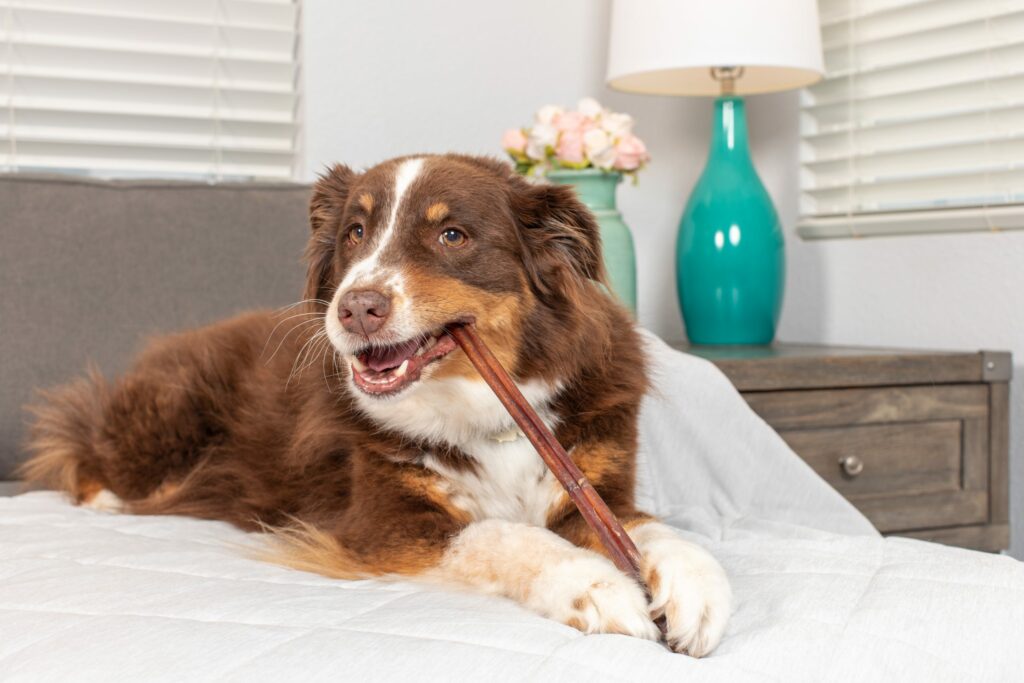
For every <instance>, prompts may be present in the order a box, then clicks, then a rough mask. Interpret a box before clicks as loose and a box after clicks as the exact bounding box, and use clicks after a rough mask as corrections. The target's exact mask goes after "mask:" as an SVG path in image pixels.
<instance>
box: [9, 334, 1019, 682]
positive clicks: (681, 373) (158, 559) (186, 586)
mask: <svg viewBox="0 0 1024 683" xmlns="http://www.w3.org/2000/svg"><path fill="white" fill-rule="evenodd" d="M648 345H649V349H650V355H651V357H652V358H653V359H654V361H655V376H656V377H661V378H664V377H669V376H671V377H673V378H677V379H678V381H673V382H671V383H669V382H667V381H664V380H662V381H656V385H655V388H654V390H653V392H652V394H651V395H650V396H648V398H647V399H646V402H645V404H644V409H643V417H642V433H643V447H642V459H641V476H640V480H639V482H638V495H639V496H640V499H641V500H642V501H643V503H644V504H645V505H646V506H647V507H648V508H649V509H652V510H654V511H656V512H657V513H658V514H661V515H663V516H664V517H665V519H666V520H667V521H669V522H670V523H671V524H673V525H674V526H676V527H678V528H679V529H680V531H681V533H683V534H684V535H685V536H686V537H688V538H690V539H692V540H694V541H696V542H698V543H701V544H702V545H705V546H706V547H708V548H710V549H711V550H712V551H713V552H714V553H715V554H716V556H717V557H718V558H719V559H720V560H721V561H722V563H723V565H724V566H725V568H726V570H727V571H728V572H729V574H730V576H731V579H732V581H733V587H734V590H735V593H736V609H735V613H734V615H733V618H732V621H731V623H730V626H729V629H728V631H727V634H726V637H725V639H724V640H723V642H722V644H721V645H720V646H719V648H718V650H717V651H716V652H715V653H714V654H713V655H712V656H710V657H708V658H705V659H702V660H695V659H692V658H689V657H686V656H684V655H676V654H672V653H670V652H668V651H667V650H665V649H664V648H662V647H661V646H659V645H656V644H654V643H650V642H646V641H641V640H637V639H633V638H628V637H624V636H615V635H596V636H583V635H582V634H580V633H579V632H577V631H575V630H573V629H572V628H569V627H567V626H562V625H560V624H557V623H555V622H552V621H549V620H546V619H543V618H541V617H538V616H535V615H534V614H532V613H530V612H527V611H526V610H524V609H522V608H520V607H519V606H517V605H515V604H514V603H512V602H509V601H505V600H502V599H497V598H488V597H481V596H477V595H473V594H468V593H465V594H462V593H457V592H452V591H450V590H444V589H440V588H432V587H424V586H420V585H417V584H414V583H411V582H398V583H386V582H380V581H336V580H329V579H325V578H321V577H318V576H315V575H311V574H306V573H302V572H297V571H293V570H289V569H284V568H280V567H276V566H272V565H268V564H265V563H262V562H259V561H257V560H254V559H251V556H250V555H251V552H252V549H253V548H255V547H257V546H258V544H259V543H260V541H261V539H260V537H259V535H258V534H252V535H250V534H245V533H243V532H240V531H238V530H236V529H234V528H232V527H230V526H228V525H226V524H222V523H216V522H206V521H200V520H192V519H185V518H173V517H135V516H127V515H112V514H107V513H103V512H97V511H93V510H89V509H84V508H76V507H73V506H71V505H69V504H68V503H67V502H66V501H65V500H63V499H62V498H61V496H59V495H58V494H56V493H53V492H32V493H28V494H25V495H21V496H17V497H14V498H8V499H3V500H0V632H2V633H3V634H4V638H3V639H2V640H0V678H3V680H26V681H51V680H52V681H68V680H96V681H109V680H111V679H112V678H116V679H118V680H190V681H196V680H239V681H242V680H244V681H257V680H267V681H271V680H298V679H301V680H339V679H340V680H370V679H372V680H468V679H485V680H545V681H561V680H565V681H576V680H579V679H581V678H583V679H586V680H602V681H603V680H608V681H617V680H621V681H626V680H629V681H634V680H650V681H654V680H683V679H685V680H688V681H704V680H708V681H743V680H757V681H763V680H786V681H798V680H799V681H823V680H829V681H845V680H850V681H853V680H868V681H870V680H902V681H908V680H921V681H946V680H989V681H997V680H1005V681H1010V680H1021V678H1022V677H1024V653H1022V652H1021V648H1020V647H1019V639H1020V634H1021V633H1024V567H1022V565H1021V563H1019V562H1017V561H1015V560H1013V559H1010V558H1009V557H1003V556H997V555H986V554H982V553H977V552H972V551H967V550H962V549H957V548H950V547H945V546H939V545H934V544H929V543H925V542H921V541H914V540H910V539H900V538H887V539H883V538H881V537H879V536H878V535H877V534H876V533H875V532H874V531H873V529H872V528H871V526H870V524H868V522H867V521H866V520H865V519H864V518H863V517H862V516H861V515H860V513H858V512H857V511H856V510H855V509H853V508H852V507H851V506H850V505H849V504H848V503H847V502H846V501H845V500H843V499H842V498H841V497H840V496H839V495H838V494H836V493H835V492H834V491H833V490H832V489H830V488H829V487H828V486H827V485H826V484H825V483H824V482H823V481H822V480H821V479H819V478H818V477H817V475H816V474H814V473H813V472H812V471H811V470H810V469H809V468H808V467H807V466H806V465H805V464H804V463H803V462H802V461H801V460H800V459H799V458H798V457H797V456H796V455H795V454H793V453H792V452H790V451H789V449H788V448H787V447H786V446H785V444H784V443H783V442H782V441H781V440H780V439H779V438H778V437H777V435H775V433H774V432H772V431H771V429H770V428H768V427H767V425H765V424H764V423H763V422H761V421H760V419H759V418H757V417H756V416H755V415H754V414H753V413H752V412H750V411H749V409H747V408H746V405H745V403H744V402H743V401H742V399H741V398H740V397H739V395H738V394H736V392H735V391H734V390H733V389H732V387H731V386H730V385H729V383H728V381H727V380H726V379H725V378H724V377H723V376H722V375H721V374H720V373H719V372H718V371H717V370H716V369H715V368H714V367H713V366H711V365H710V364H708V363H707V362H705V361H702V360H699V359H696V358H693V357H690V356H685V355H683V354H680V353H678V352H675V351H672V350H670V349H668V348H667V347H665V346H664V345H663V344H661V343H660V342H659V341H658V340H657V339H656V338H654V337H652V336H649V337H648ZM684 677H685V678H684Z"/></svg>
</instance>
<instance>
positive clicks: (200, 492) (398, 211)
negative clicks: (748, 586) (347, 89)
mask: <svg viewBox="0 0 1024 683" xmlns="http://www.w3.org/2000/svg"><path fill="white" fill-rule="evenodd" d="M310 221H311V224H312V235H311V238H310V241H309V246H308V249H307V258H308V269H309V270H308V284H307V289H306V293H305V300H304V301H303V302H302V304H301V312H299V313H295V312H294V311H292V312H291V313H290V314H276V315H275V314H272V313H254V314H250V315H245V316H242V317H238V318H235V319H232V320H228V321H226V322H223V323H220V324H217V325H214V326H211V327H208V328H205V329H199V330H195V331H191V332H186V333H184V334H180V335H177V336H173V337H169V338H165V339H161V340H158V341H156V342H154V343H152V344H151V345H150V346H149V348H148V349H147V350H146V351H145V352H144V353H143V355H142V356H141V357H140V358H139V359H138V361H137V362H136V364H135V366H134V368H133V369H132V370H131V371H130V372H129V373H127V374H126V375H125V376H124V377H122V378H120V379H118V380H117V381H116V382H114V383H107V382H106V381H104V380H103V379H102V378H101V377H100V376H99V375H98V374H96V373H93V374H92V376H90V377H89V378H87V379H81V380H78V381H77V382H76V383H73V384H71V385H68V386H66V387H62V388H60V389H58V390H55V391H52V392H49V393H48V394H47V395H46V396H45V400H44V401H43V402H42V403H41V404H40V405H38V406H36V407H35V412H36V415H37V418H36V422H35V424H34V427H33V432H32V438H31V442H30V447H31V449H32V451H33V454H34V455H33V458H32V459H31V460H30V461H29V462H28V463H27V464H26V466H25V467H24V469H23V474H24V476H25V477H26V479H28V480H30V481H35V482H41V483H44V484H49V485H51V486H53V487H57V488H61V489H63V490H65V491H67V492H69V494H70V495H71V496H72V497H73V498H74V499H75V500H76V501H78V502H80V503H85V504H89V505H92V506H94V507H105V508H108V509H111V508H112V509H118V510H120V509H123V510H126V511H128V512H132V513H136V514H157V513H159V514H183V515H192V516H196V517H204V518H211V519H220V520H227V521H229V522H232V523H234V524H236V525H238V526H239V527H242V528H244V529H261V528H266V527H274V528H275V530H276V534H277V535H276V536H275V537H274V538H276V543H275V544H274V548H275V550H274V551H273V552H274V555H275V559H276V560H277V561H279V562H281V563H283V564H287V565H289V566H292V567H297V568H301V569H305V570H310V571H314V572H319V573H321V574H325V575H328V576H334V577H342V578H347V577H366V576H388V575H391V576H394V575H399V576H412V577H419V578H421V579H423V580H427V581H433V582H437V581H442V582H445V583H448V584H457V585H460V586H463V587H468V588H470V589H473V590H477V591H480V592H484V593H489V594H497V595H503V596H506V597H509V598H512V599H513V600H516V601H518V602H520V603H521V604H523V605H525V606H526V607H528V608H530V609H532V610H535V611H536V612H539V613H540V614H543V615H545V616H547V617H550V618H552V619H557V620H559V621H561V622H564V623H566V624H569V625H571V626H574V627H576V628H578V629H580V630H581V631H584V632H587V633H596V632H602V633H623V634H629V635H633V636H637V637H641V638H649V639H655V638H657V637H658V631H657V629H656V627H655V626H654V624H653V622H652V617H655V616H658V615H662V614H663V615H665V617H666V618H667V622H668V636H669V643H670V645H671V646H672V647H673V648H674V649H676V650H677V651H680V652H687V653H689V654H691V655H693V656H701V655H705V654H707V653H708V652H710V651H711V650H712V649H713V648H714V647H715V645H716V644H717V643H718V641H719V639H720V638H721V636H722V632H723V630H724V629H725V624H726V621H727V619H728V615H729V611H730V589H729V584H728V581H727V579H726V576H725V573H724V572H723V570H722V569H721V567H720V566H719V564H718V563H717V562H716V561H715V560H714V559H713V558H712V557H711V556H710V555H709V554H708V553H707V552H706V551H705V550H703V549H702V548H700V547H699V546H696V545H694V544H692V543H689V542H687V541H685V540H683V539H681V538H679V537H678V536H677V535H676V534H675V533H673V532H672V530H671V529H670V528H669V527H667V526H665V525H663V524H661V523H659V522H658V521H656V520H655V519H653V518H652V517H651V516H650V515H647V514H645V513H643V512H641V511H639V510H637V509H636V508H635V507H634V504H633V485H634V467H635V462H634V457H635V451H636V447H637V412H638V408H639V404H640V399H641V396H642V394H643V393H644V391H645V389H646V380H645V374H644V358H643V354H642V350H641V341H640V339H639V338H638V336H637V333H636V331H635V330H634V328H633V325H632V323H631V322H630V319H629V317H628V315H627V314H626V313H625V312H624V311H623V310H622V309H621V308H620V307H619V306H618V305H617V304H616V303H614V302H613V301H612V300H611V299H610V298H609V297H608V296H607V294H606V293H605V290H604V289H603V288H602V286H601V284H600V283H601V282H602V281H603V280H604V273H603V268H602V260H601V245H600V239H599V234H598V228H597V226H596V224H595V222H594V219H593V217H592V216H591V214H590V213H589V212H588V211H587V210H586V208H585V207H583V206H582V205H581V204H580V203H579V201H578V200H577V199H576V198H575V196H574V194H573V192H572V190H571V189H569V188H565V187H559V186H550V185H536V184H530V183H528V182H526V181H525V180H523V179H522V178H520V177H518V176H516V175H515V174H513V173H512V172H511V169H510V168H509V167H508V166H506V165H505V164H502V163H500V162H497V161H494V160H490V159H484V158H476V157H469V156H457V155H444V156H413V157H404V158H399V159H393V160H391V161H387V162H385V163H382V164H380V165H378V166H376V167H374V168H371V169H370V170H368V171H366V172H364V173H355V172H353V171H351V170H350V169H348V168H346V167H344V166H335V167H333V168H332V169H330V170H329V172H327V173H325V174H324V175H323V177H321V178H320V180H319V181H318V182H317V184H316V186H315V189H314V193H313V198H312V202H311V207H310ZM458 321H474V322H475V324H476V327H477V330H478V331H479V333H480V335H481V336H482V337H483V338H484V340H485V341H486V342H487V344H488V345H489V346H490V348H491V349H492V350H493V351H494V352H495V355H496V356H497V357H498V359H499V360H500V361H501V363H502V365H504V366H505V367H506V368H507V369H509V370H510V372H511V373H512V374H513V376H514V377H515V378H516V381H517V382H518V384H519V386H520V388H521V389H522V391H523V393H524V394H525V395H526V397H527V398H528V399H529V400H530V402H531V403H532V404H533V406H534V407H535V408H536V409H537V411H538V413H539V414H540V415H541V416H542V418H543V419H544V420H545V421H546V422H547V423H548V425H550V426H551V427H552V428H553V429H554V430H555V433H556V435H557V436H558V439H559V440H560V442H561V443H562V444H563V445H564V446H565V447H566V449H567V450H568V451H569V452H570V453H571V455H572V457H573V459H574V460H575V461H576V463H577V464H578V465H579V467H580V468H581V469H582V471H583V472H584V474H585V475H586V476H587V477H588V478H589V479H590V481H591V482H592V483H593V485H594V486H595V487H596V489H597V490H598V492H599V493H600V494H601V495H602V496H603V497H604V499H605V501H607V503H608V505H609V506H610V507H611V509H612V510H613V511H614V512H615V513H616V514H617V515H618V516H619V518H620V519H621V520H622V521H623V523H624V524H625V525H626V527H627V529H629V532H630V535H631V536H632V537H633V539H634V540H635V542H636V544H637V546H638V547H639V549H640V551H641V553H642V555H643V571H644V578H645V579H646V581H647V583H648V585H649V586H650V588H651V593H652V598H651V600H650V602H649V603H648V600H647V599H646V597H645V596H644V594H643V592H642V591H641V589H640V588H639V587H638V586H637V585H636V584H635V583H634V582H633V581H632V580H630V579H629V578H627V577H626V576H625V575H624V574H622V573H621V572H619V571H618V570H617V569H616V568H615V566H614V565H613V564H612V563H611V561H610V560H608V559H607V558H606V557H605V556H603V555H602V554H601V553H602V550H601V547H600V545H599V543H598V541H597V539H596V537H595V536H594V535H593V534H592V532H591V531H590V530H589V529H588V527H587V526H586V524H585V523H584V522H583V520H582V518H581V517H580V515H579V514H578V512H577V511H576V509H575V508H574V507H573V505H572V503H571V502H570V501H569V499H568V497H567V496H566V494H565V493H564V492H563V490H562V489H561V487H560V486H559V485H558V483H557V482H556V481H555V479H554V478H553V476H552V475H551V474H550V473H549V472H548V471H547V470H546V468H545V466H544V464H543V463H542V461H541V460H540V458H539V457H538V456H537V454H536V452H535V451H534V450H533V448H532V446H531V445H530V443H529V442H528V441H527V440H526V439H525V438H523V437H522V435H521V434H519V433H518V432H517V430H516V429H515V428H514V425H513V423H512V421H511V419H510V418H509V416H508V415H507V413H506V412H505V410H504V409H503V408H502V406H501V404H500V403H499V402H498V400H497V398H496V397H495V396H493V395H492V393H491V391H490V390H489V389H488V387H487V385H486V384H484V382H483V381H482V380H481V379H480V377H479V376H478V375H477V373H476V371H475V370H474V368H473V367H472V366H471V365H470V363H469V361H468V359H467V358H466V357H465V355H464V354H463V353H462V351H461V350H459V349H458V348H457V347H456V345H455V343H454V341H453V340H452V339H451V337H449V336H448V335H446V334H445V333H444V328H445V326H446V325H448V324H449V323H453V322H458Z"/></svg>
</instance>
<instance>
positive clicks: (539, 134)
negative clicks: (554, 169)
mask: <svg viewBox="0 0 1024 683" xmlns="http://www.w3.org/2000/svg"><path fill="white" fill-rule="evenodd" d="M557 141H558V129H557V128H555V127H554V126H552V125H551V124H550V123H538V124H537V125H535V126H534V127H533V128H531V129H530V134H529V135H528V136H527V138H526V156H528V157H530V158H531V159H535V160H536V161H544V159H546V158H547V155H548V147H554V146H555V143H556V142H557Z"/></svg>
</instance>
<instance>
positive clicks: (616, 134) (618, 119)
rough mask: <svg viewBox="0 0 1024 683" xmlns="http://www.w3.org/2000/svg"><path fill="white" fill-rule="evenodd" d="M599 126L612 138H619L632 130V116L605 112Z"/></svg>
mask: <svg viewBox="0 0 1024 683" xmlns="http://www.w3.org/2000/svg"><path fill="white" fill-rule="evenodd" d="M601 128H603V129H604V130H605V131H607V132H608V135H610V136H612V137H613V138H621V137H625V136H626V135H629V134H630V133H631V132H632V131H633V117H632V116H630V115H629V114H605V115H604V116H603V117H601Z"/></svg>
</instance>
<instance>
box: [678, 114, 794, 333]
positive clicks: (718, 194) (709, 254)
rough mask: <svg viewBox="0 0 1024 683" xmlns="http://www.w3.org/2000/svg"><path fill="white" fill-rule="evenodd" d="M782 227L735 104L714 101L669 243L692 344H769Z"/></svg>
mask: <svg viewBox="0 0 1024 683" xmlns="http://www.w3.org/2000/svg"><path fill="white" fill-rule="evenodd" d="M785 273H786V256H785V249H784V244H783V236H782V226H781V225H780V224H779V217H778V214H777V213H776V212H775V207H774V206H773V205H772V200H771V197H770V196H769V195H768V191H767V190H765V187H764V184H763V183H762V182H761V179H760V178H759V177H758V175H757V171H756V170H755V169H754V164H753V162H752V161H751V159H750V151H749V149H748V146H747V126H746V118H745V113H744V108H743V100H742V98H739V97H732V96H723V97H719V98H718V99H717V100H716V101H715V119H714V129H713V133H712V140H711V150H710V153H709V155H708V161H707V165H706V166H705V167H704V172H703V173H702V174H701V176H700V179H699V180H698V181H697V185H696V187H694V189H693V193H692V194H691V195H690V199H689V201H688V202H687V204H686V209H685V211H684V212H683V217H682V220H681V221H680V225H679V239H678V242H677V243H676V286H677V289H678V292H679V303H680V306H681V308H682V312H683V320H684V322H685V323H686V334H687V336H688V337H689V339H690V342H691V343H693V344H716V345H717V344H722V345H758V344H770V343H771V342H772V340H773V339H774V338H775V327H776V325H777V323H778V321H779V313H780V311H781V310H782V296H783V290H784V287H785Z"/></svg>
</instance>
